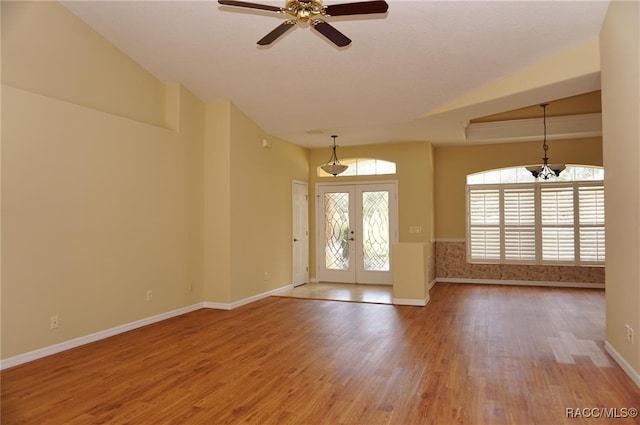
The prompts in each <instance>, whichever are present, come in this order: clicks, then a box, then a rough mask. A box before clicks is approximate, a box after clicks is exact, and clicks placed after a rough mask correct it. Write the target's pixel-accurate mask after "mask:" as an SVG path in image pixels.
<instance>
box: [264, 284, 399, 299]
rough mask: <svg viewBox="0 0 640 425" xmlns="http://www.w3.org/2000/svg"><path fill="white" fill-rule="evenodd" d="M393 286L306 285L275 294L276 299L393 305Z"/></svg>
mask: <svg viewBox="0 0 640 425" xmlns="http://www.w3.org/2000/svg"><path fill="white" fill-rule="evenodd" d="M392 292H393V287H392V286H391V285H355V284H351V283H305V284H304V285H300V286H297V287H295V288H292V289H285V290H283V291H280V292H278V293H275V294H273V296H276V297H289V298H309V299H316V300H335V301H351V302H360V303H374V304H392V300H393V294H392Z"/></svg>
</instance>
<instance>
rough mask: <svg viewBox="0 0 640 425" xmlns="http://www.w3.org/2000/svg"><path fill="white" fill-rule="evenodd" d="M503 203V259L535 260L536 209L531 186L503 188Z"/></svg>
mask: <svg viewBox="0 0 640 425" xmlns="http://www.w3.org/2000/svg"><path fill="white" fill-rule="evenodd" d="M503 205H504V207H503V211H504V258H505V260H507V261H518V262H528V261H531V262H535V260H536V238H535V225H536V214H535V212H536V210H535V193H534V190H533V187H520V188H505V189H504V190H503Z"/></svg>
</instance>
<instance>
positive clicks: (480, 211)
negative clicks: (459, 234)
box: [469, 189, 500, 260]
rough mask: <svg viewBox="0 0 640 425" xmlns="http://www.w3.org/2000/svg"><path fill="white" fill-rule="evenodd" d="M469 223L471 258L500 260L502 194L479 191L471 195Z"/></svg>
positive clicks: (490, 190) (493, 190) (491, 190)
mask: <svg viewBox="0 0 640 425" xmlns="http://www.w3.org/2000/svg"><path fill="white" fill-rule="evenodd" d="M469 222H470V224H471V229H470V232H469V238H470V239H471V241H472V242H471V251H470V257H471V258H472V259H478V260H499V259H500V193H499V191H498V190H497V189H489V190H482V189H478V190H474V191H473V193H470V194H469Z"/></svg>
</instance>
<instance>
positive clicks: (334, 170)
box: [320, 136, 349, 177]
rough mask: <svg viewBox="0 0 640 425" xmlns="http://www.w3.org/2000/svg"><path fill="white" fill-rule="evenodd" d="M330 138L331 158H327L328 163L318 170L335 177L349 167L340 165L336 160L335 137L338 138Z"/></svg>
mask: <svg viewBox="0 0 640 425" xmlns="http://www.w3.org/2000/svg"><path fill="white" fill-rule="evenodd" d="M331 137H333V147H332V151H331V158H329V161H327V163H326V164H325V165H323V166H322V167H320V168H322V169H323V170H324V171H326V172H327V173H329V174H331V175H332V176H334V177H335V176H337V175H338V174H340V173H344V171H345V170H346V169H347V168H349V166H347V165H342V164H340V160H339V159H338V155H337V154H336V148H337V146H336V137H338V136H331Z"/></svg>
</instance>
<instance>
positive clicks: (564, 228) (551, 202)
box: [540, 186, 575, 262]
mask: <svg viewBox="0 0 640 425" xmlns="http://www.w3.org/2000/svg"><path fill="white" fill-rule="evenodd" d="M540 216H541V222H542V223H541V225H542V260H543V261H557V262H573V261H574V260H575V240H574V239H575V238H574V208H573V187H566V186H561V187H554V186H552V187H548V186H545V187H541V188H540Z"/></svg>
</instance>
